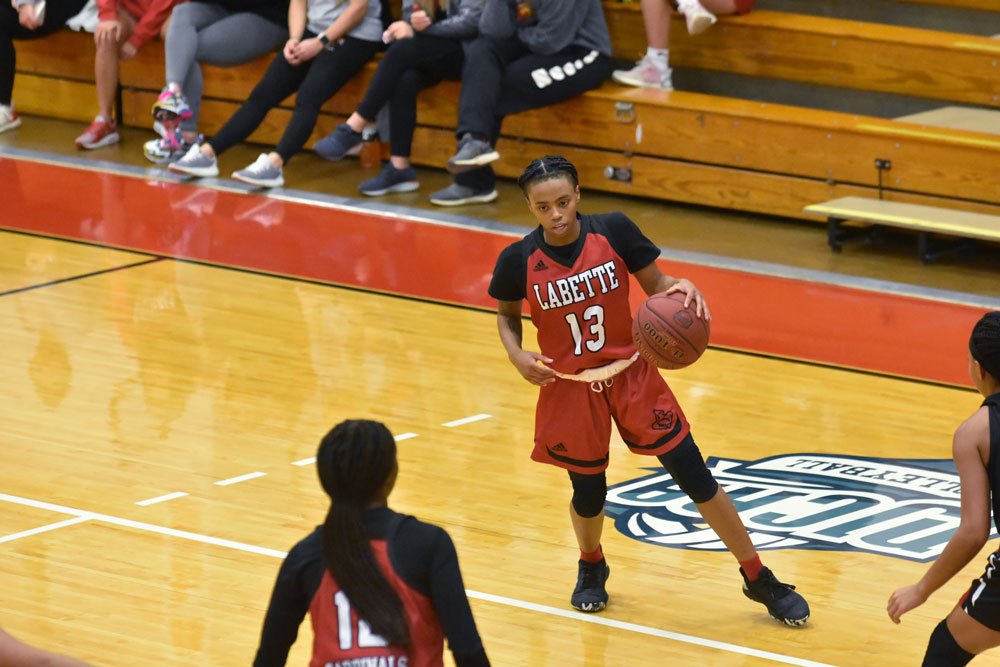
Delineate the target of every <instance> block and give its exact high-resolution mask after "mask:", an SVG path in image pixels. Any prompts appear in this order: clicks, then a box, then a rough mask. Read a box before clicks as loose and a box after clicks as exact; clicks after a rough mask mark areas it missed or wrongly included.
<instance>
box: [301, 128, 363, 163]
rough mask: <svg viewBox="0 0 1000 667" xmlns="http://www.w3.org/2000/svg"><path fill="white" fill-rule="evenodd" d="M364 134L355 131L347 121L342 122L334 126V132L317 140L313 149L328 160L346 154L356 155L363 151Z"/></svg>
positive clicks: (339, 157)
mask: <svg viewBox="0 0 1000 667" xmlns="http://www.w3.org/2000/svg"><path fill="white" fill-rule="evenodd" d="M361 140H362V136H361V133H360V132H355V131H354V130H352V129H351V126H350V125H348V124H347V123H341V124H340V125H338V126H337V127H335V128H334V130H333V132H331V133H330V134H328V135H326V136H325V137H323V138H322V139H320V140H319V141H317V142H316V144H315V145H314V146H313V150H314V151H316V154H317V155H319V156H320V157H322V158H326V159H327V160H330V161H334V160H339V159H341V158H342V157H344V156H345V155H354V154H356V153H360V152H361Z"/></svg>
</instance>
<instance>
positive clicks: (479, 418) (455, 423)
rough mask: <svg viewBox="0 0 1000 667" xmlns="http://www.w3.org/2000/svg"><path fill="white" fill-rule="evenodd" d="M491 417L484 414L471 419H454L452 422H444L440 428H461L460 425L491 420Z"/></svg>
mask: <svg viewBox="0 0 1000 667" xmlns="http://www.w3.org/2000/svg"><path fill="white" fill-rule="evenodd" d="M492 418H493V415H488V414H486V413H485V412H484V413H482V414H478V415H472V416H471V417H466V418H465V419H456V420H455V421H453V422H445V423H443V424H441V426H447V427H448V428H454V427H456V426H461V425H462V424H471V423H472V422H478V421H482V420H484V419H492Z"/></svg>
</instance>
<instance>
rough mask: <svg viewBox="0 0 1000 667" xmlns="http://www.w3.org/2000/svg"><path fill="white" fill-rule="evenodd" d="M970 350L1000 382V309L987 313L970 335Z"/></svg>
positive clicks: (980, 363) (974, 357)
mask: <svg viewBox="0 0 1000 667" xmlns="http://www.w3.org/2000/svg"><path fill="white" fill-rule="evenodd" d="M969 352H971V353H972V358H973V359H975V360H976V361H978V362H979V365H980V366H982V367H983V370H985V371H986V372H987V373H989V374H990V375H992V376H993V379H994V380H996V381H997V382H1000V311H996V310H994V311H991V312H989V313H986V314H985V315H983V316H982V318H980V320H979V321H978V322H976V326H974V327H973V328H972V335H971V336H970V337H969Z"/></svg>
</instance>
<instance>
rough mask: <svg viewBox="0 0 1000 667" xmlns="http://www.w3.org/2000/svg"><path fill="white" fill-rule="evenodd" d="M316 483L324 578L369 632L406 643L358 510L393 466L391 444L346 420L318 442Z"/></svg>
mask: <svg viewBox="0 0 1000 667" xmlns="http://www.w3.org/2000/svg"><path fill="white" fill-rule="evenodd" d="M316 459H317V468H318V471H319V481H320V484H321V485H322V486H323V490H324V491H326V493H327V495H329V496H330V510H329V512H327V515H326V521H325V522H324V524H323V555H324V557H325V560H326V567H327V569H328V570H329V571H330V575H331V576H333V578H334V579H335V580H336V582H337V585H338V586H340V588H341V589H342V590H343V591H344V593H345V594H346V595H347V598H348V599H349V600H350V601H351V606H353V607H354V608H355V609H356V610H357V612H358V617H359V618H363V619H364V620H365V621H366V622H367V623H368V625H369V626H370V627H371V629H372V631H373V632H374V633H376V634H378V635H381V636H382V637H383V638H385V639H386V640H387V641H388V642H389V643H390V644H392V645H394V646H402V647H407V646H409V644H410V629H409V625H408V623H407V620H406V614H405V613H404V609H403V602H402V600H400V598H399V594H398V593H397V592H396V589H394V588H393V587H392V584H390V583H389V581H388V580H387V579H386V578H385V575H384V574H383V573H382V570H381V568H379V566H378V563H377V562H376V561H375V555H374V554H373V553H372V549H371V544H369V538H368V536H367V535H366V534H365V530H364V524H363V523H362V521H361V511H362V509H363V508H364V507H365V506H366V505H367V504H369V503H370V502H371V501H372V500H375V499H376V498H378V494H379V493H380V492H381V490H382V489H383V487H384V485H385V483H386V480H387V479H389V476H390V475H391V474H393V470H394V468H395V465H396V441H395V439H393V437H392V433H390V432H389V429H387V428H386V427H385V425H384V424H381V423H379V422H376V421H371V420H367V419H349V420H346V421H343V422H341V423H340V424H337V426H335V427H334V428H333V430H331V431H330V432H329V433H327V434H326V436H325V437H324V438H323V440H322V441H321V442H320V445H319V453H318V455H317V457H316Z"/></svg>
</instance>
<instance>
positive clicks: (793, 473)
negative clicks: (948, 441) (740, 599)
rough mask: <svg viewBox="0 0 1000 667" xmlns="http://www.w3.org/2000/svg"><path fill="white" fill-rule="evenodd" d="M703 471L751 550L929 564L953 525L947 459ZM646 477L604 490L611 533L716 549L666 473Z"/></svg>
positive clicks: (809, 457)
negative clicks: (720, 491)
mask: <svg viewBox="0 0 1000 667" xmlns="http://www.w3.org/2000/svg"><path fill="white" fill-rule="evenodd" d="M706 463H707V464H708V467H709V469H710V470H711V471H712V474H713V475H714V476H715V479H716V480H718V482H719V484H720V485H721V486H722V487H723V488H724V489H725V490H726V493H727V494H729V497H730V498H732V500H733V503H734V504H735V505H736V509H737V511H739V513H740V517H741V518H742V519H743V523H744V524H745V525H746V527H747V531H749V533H750V537H751V539H753V543H754V545H756V547H757V548H758V549H814V550H822V551H864V552H868V553H874V554H882V555H885V556H894V557H896V558H904V559H907V560H913V561H919V562H929V561H932V560H934V559H935V558H937V557H938V555H940V553H941V552H942V551H943V550H944V547H945V545H946V544H947V543H948V539H949V538H950V537H951V535H952V533H954V532H955V529H956V528H958V524H959V521H960V519H959V507H960V497H961V496H960V494H961V484H960V483H959V480H958V473H957V472H956V471H955V465H954V463H953V462H952V461H951V460H950V459H945V460H927V459H885V458H868V457H860V456H837V455H832V454H785V455H782V456H773V457H769V458H765V459H760V460H757V461H739V460H734V459H723V458H716V457H709V458H708V459H707V461H706ZM647 470H649V471H650V474H648V475H646V476H645V477H640V478H638V479H634V480H631V481H628V482H622V483H621V484H615V485H614V486H611V487H609V488H608V499H607V503H606V504H605V512H606V513H607V516H609V517H613V518H614V519H615V527H616V528H617V529H618V530H619V531H621V532H622V533H625V534H626V535H628V536H629V537H632V538H634V539H637V540H641V541H643V542H649V543H651V544H659V545H661V546H665V547H672V548H675V549H699V550H704V551H725V550H726V546H725V545H724V544H723V543H722V541H721V540H719V538H718V536H717V535H716V534H715V532H714V531H713V530H712V529H711V528H709V527H708V526H707V525H706V524H705V522H704V520H703V519H702V518H701V515H700V514H699V513H698V510H697V509H696V508H695V506H694V503H692V502H691V499H690V498H688V497H687V495H686V494H685V493H684V492H683V491H681V490H680V488H678V486H677V484H676V483H674V481H673V479H672V478H671V477H670V475H669V474H668V473H667V472H666V471H664V470H663V469H662V468H648V469H647ZM990 537H991V539H992V538H993V537H996V531H993V532H992V534H991V536H990Z"/></svg>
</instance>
